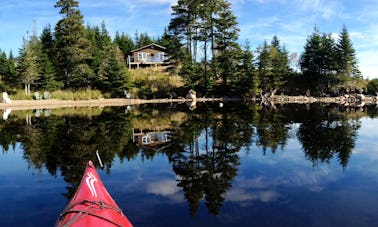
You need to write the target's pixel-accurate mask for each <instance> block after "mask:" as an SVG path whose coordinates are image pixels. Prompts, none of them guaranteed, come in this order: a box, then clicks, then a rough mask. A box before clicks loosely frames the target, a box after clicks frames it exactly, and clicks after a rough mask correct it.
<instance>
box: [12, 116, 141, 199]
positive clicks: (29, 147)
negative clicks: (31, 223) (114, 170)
mask: <svg viewBox="0 0 378 227" xmlns="http://www.w3.org/2000/svg"><path fill="white" fill-rule="evenodd" d="M21 128H22V129H23V130H22V133H20V134H19V138H18V140H19V142H21V143H22V146H23V147H24V150H25V153H24V157H25V158H26V159H27V160H28V161H29V163H30V164H31V165H32V166H33V167H35V168H37V169H41V168H42V167H44V166H45V167H46V168H47V170H48V171H49V172H50V173H51V174H52V175H55V174H56V173H57V172H58V171H60V172H61V174H62V175H63V176H64V180H65V181H66V182H67V183H69V184H70V185H71V186H70V187H68V193H67V194H66V197H67V198H71V196H72V194H73V192H74V191H75V189H76V187H77V186H78V183H79V182H80V179H81V177H82V173H83V167H84V166H85V163H86V162H87V161H88V160H93V161H95V160H96V155H95V152H96V150H98V151H99V153H100V156H101V159H102V162H103V164H104V165H105V168H106V169H107V170H108V171H110V167H111V164H112V161H113V159H114V157H115V155H116V154H118V156H119V157H120V158H121V159H123V158H124V157H128V156H131V157H132V156H135V154H132V153H130V152H129V153H125V152H124V147H126V146H127V144H128V143H129V142H130V141H129V140H130V133H131V128H132V127H131V125H130V121H129V120H128V119H127V117H126V115H125V114H122V113H121V114H120V113H119V112H118V111H116V110H112V109H106V110H104V111H103V112H102V114H101V115H99V116H92V117H89V118H88V117H81V116H74V115H73V116H70V115H68V116H64V117H54V116H50V117H48V118H35V119H33V122H32V124H27V125H23V126H22V127H21Z"/></svg>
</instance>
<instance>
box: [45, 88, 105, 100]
mask: <svg viewBox="0 0 378 227" xmlns="http://www.w3.org/2000/svg"><path fill="white" fill-rule="evenodd" d="M50 98H51V99H60V100H91V99H100V98H104V96H103V94H102V93H101V91H99V90H90V89H86V90H78V91H68V90H67V91H64V90H57V91H53V92H52V93H51V97H50Z"/></svg>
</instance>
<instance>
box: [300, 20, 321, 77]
mask: <svg viewBox="0 0 378 227" xmlns="http://www.w3.org/2000/svg"><path fill="white" fill-rule="evenodd" d="M320 49H321V35H320V32H319V30H318V28H316V27H315V29H314V32H313V33H312V34H311V35H310V36H309V37H308V38H307V41H306V45H305V50H304V53H303V54H302V56H301V61H300V66H301V70H302V72H303V74H304V76H307V77H311V80H313V79H314V78H316V77H317V75H319V74H320V73H321V67H320V65H321V57H320V54H319V52H320Z"/></svg>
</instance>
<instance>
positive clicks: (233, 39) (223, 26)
mask: <svg viewBox="0 0 378 227" xmlns="http://www.w3.org/2000/svg"><path fill="white" fill-rule="evenodd" d="M218 4H219V12H218V15H217V17H216V19H215V24H214V28H215V34H214V48H215V51H216V54H215V56H213V59H214V60H216V61H217V62H218V64H217V65H218V69H217V70H216V71H217V73H218V75H219V77H220V78H221V79H222V82H223V85H225V86H227V83H228V80H229V79H231V78H232V76H233V72H234V70H235V69H236V66H237V65H238V64H239V63H240V62H238V61H237V59H240V58H239V57H238V56H240V54H241V48H240V46H239V44H238V42H237V40H238V38H239V28H238V22H237V20H236V17H235V15H234V14H233V12H232V9H231V4H230V3H229V2H228V1H226V0H219V2H218Z"/></svg>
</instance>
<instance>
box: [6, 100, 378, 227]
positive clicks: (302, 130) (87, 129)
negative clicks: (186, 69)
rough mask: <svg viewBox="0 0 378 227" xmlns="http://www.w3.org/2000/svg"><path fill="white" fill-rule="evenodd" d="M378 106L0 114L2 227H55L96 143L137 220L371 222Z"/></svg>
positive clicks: (377, 195) (106, 176) (107, 178)
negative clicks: (377, 107)
mask: <svg viewBox="0 0 378 227" xmlns="http://www.w3.org/2000/svg"><path fill="white" fill-rule="evenodd" d="M0 112H1V111H0ZM376 116H378V110H377V109H376V107H375V106H371V107H364V108H352V107H342V106H336V105H326V106H319V105H285V106H271V107H261V106H257V105H244V104H238V103H236V104H235V103H233V104H232V103H225V104H224V106H223V107H222V108H220V107H219V105H218V104H217V103H206V104H200V105H198V106H197V108H195V109H193V108H190V107H188V106H187V105H185V104H182V105H153V106H152V105H145V106H139V107H131V108H130V107H121V108H119V107H117V108H103V109H100V108H80V109H79V108H77V109H56V110H34V111H11V112H10V113H9V111H8V112H4V113H3V118H1V117H0V132H1V136H0V180H1V184H0V204H1V206H0V226H53V225H54V223H55V221H56V220H57V218H58V216H59V214H60V212H61V211H62V210H63V209H64V207H65V206H66V204H67V203H68V201H69V199H70V198H71V196H72V195H73V193H74V191H75V189H76V187H77V186H78V183H79V182H80V180H81V177H82V173H83V171H84V168H85V163H86V162H87V161H88V160H93V161H94V162H95V164H96V165H97V166H99V165H98V162H97V159H96V155H95V152H96V150H98V151H99V154H100V156H101V159H102V162H103V163H104V168H102V169H101V168H98V171H99V174H100V176H101V178H102V180H103V182H104V184H105V186H106V187H107V189H108V191H109V192H110V194H111V195H112V196H113V198H114V199H115V200H116V201H117V203H118V205H119V206H120V207H121V208H122V209H123V211H124V213H126V215H127V216H128V218H129V219H130V221H131V222H132V223H133V224H134V225H135V226H217V227H218V226H376V225H377V223H378V130H377V128H378V119H377V118H376Z"/></svg>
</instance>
